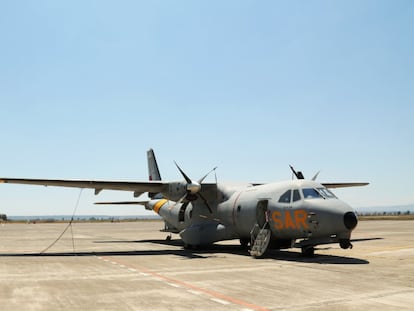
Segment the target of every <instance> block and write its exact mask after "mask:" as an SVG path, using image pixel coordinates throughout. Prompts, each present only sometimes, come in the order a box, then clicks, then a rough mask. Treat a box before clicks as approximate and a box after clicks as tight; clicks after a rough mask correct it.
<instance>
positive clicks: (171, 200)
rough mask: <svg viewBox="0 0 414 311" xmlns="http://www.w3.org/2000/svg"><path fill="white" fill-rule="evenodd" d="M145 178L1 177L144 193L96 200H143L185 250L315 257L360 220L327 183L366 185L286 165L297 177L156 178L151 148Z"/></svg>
mask: <svg viewBox="0 0 414 311" xmlns="http://www.w3.org/2000/svg"><path fill="white" fill-rule="evenodd" d="M147 158H148V171H149V181H145V182H134V181H131V182H128V181H95V180H57V179H19V178H0V183H10V184H28V185H43V186H59V187H75V188H91V189H94V190H95V194H96V195H97V194H99V193H100V192H101V191H102V190H122V191H131V192H133V194H134V197H139V196H140V195H141V194H143V193H144V192H148V197H149V200H146V201H127V202H101V203H98V204H141V205H144V206H145V208H146V209H149V210H153V211H154V212H156V213H158V214H159V215H160V216H161V217H162V218H163V220H164V222H165V229H164V231H166V232H169V233H178V234H179V235H180V237H181V239H182V241H183V242H184V247H185V248H198V247H200V246H203V245H207V244H212V243H214V242H218V241H222V240H233V239H239V240H240V243H241V245H242V246H244V247H248V246H250V250H249V252H250V254H251V256H253V257H256V258H257V257H261V256H263V255H264V253H265V252H266V250H268V249H283V248H292V247H299V248H301V251H302V254H304V255H307V256H312V255H314V250H315V246H317V245H322V244H330V243H339V245H340V247H341V248H343V249H347V248H352V244H351V232H352V230H354V229H355V227H356V226H357V223H358V218H357V215H356V213H355V211H354V210H353V209H352V208H351V207H350V206H349V205H348V204H346V203H344V202H342V201H341V200H339V199H338V198H337V197H336V196H335V195H334V194H333V193H332V192H331V191H330V190H329V188H341V187H356V186H365V185H368V183H319V182H316V180H315V179H316V177H317V174H316V175H315V176H314V178H312V179H311V180H306V179H305V178H304V176H303V174H302V173H301V172H299V171H295V169H294V168H293V167H291V170H292V172H293V174H294V175H295V176H296V179H292V180H287V181H282V182H275V183H267V184H258V183H244V184H229V183H218V182H214V183H206V182H204V180H205V179H206V177H207V176H208V175H209V174H210V173H211V172H212V171H213V170H215V169H213V170H212V171H210V172H209V173H207V174H206V175H204V176H203V177H202V178H200V179H198V180H193V179H191V178H189V177H188V175H187V174H186V173H184V171H183V170H182V169H181V168H180V166H178V164H177V163H175V164H176V166H177V168H178V170H179V172H180V173H181V175H182V176H183V178H184V180H183V181H173V182H167V181H163V180H162V179H161V175H160V171H159V168H158V164H157V161H156V158H155V154H154V151H153V150H152V149H150V150H149V151H148V152H147Z"/></svg>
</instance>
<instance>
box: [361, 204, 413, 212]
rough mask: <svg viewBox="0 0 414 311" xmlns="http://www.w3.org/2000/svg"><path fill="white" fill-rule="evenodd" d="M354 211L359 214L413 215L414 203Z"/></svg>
mask: <svg viewBox="0 0 414 311" xmlns="http://www.w3.org/2000/svg"><path fill="white" fill-rule="evenodd" d="M355 209H356V211H357V212H358V213H360V214H364V213H397V212H401V213H402V214H403V213H406V212H410V214H414V203H412V204H407V205H393V206H369V207H359V208H355Z"/></svg>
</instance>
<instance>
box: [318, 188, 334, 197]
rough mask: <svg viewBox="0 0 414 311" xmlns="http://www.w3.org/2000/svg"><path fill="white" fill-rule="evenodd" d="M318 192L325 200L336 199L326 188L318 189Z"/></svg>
mask: <svg viewBox="0 0 414 311" xmlns="http://www.w3.org/2000/svg"><path fill="white" fill-rule="evenodd" d="M318 191H319V193H320V194H321V195H322V196H323V197H324V198H326V199H337V197H336V196H335V195H334V194H333V193H332V192H331V191H330V190H328V189H326V188H318Z"/></svg>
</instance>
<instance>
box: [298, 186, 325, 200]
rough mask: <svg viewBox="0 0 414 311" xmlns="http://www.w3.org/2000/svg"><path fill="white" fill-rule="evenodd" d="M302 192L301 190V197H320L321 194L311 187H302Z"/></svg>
mask: <svg viewBox="0 0 414 311" xmlns="http://www.w3.org/2000/svg"><path fill="white" fill-rule="evenodd" d="M302 192H303V197H304V198H305V199H318V198H322V196H321V195H320V194H319V192H318V191H316V189H313V188H304V189H302Z"/></svg>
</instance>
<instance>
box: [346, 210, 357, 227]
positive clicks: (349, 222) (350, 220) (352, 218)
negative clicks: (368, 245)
mask: <svg viewBox="0 0 414 311" xmlns="http://www.w3.org/2000/svg"><path fill="white" fill-rule="evenodd" d="M357 224H358V218H357V216H356V215H355V213H354V212H347V213H345V215H344V225H345V227H346V228H348V229H349V230H353V229H354V228H355V227H356V225H357Z"/></svg>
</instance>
